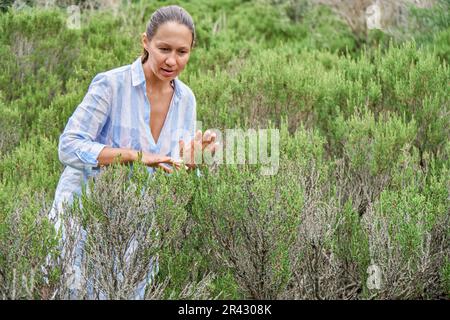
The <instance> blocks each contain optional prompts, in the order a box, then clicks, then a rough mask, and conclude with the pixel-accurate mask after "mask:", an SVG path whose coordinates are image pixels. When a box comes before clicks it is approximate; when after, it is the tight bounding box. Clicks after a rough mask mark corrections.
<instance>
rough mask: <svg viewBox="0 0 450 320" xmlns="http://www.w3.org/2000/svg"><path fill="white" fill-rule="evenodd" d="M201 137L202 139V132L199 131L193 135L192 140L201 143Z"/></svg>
mask: <svg viewBox="0 0 450 320" xmlns="http://www.w3.org/2000/svg"><path fill="white" fill-rule="evenodd" d="M202 137H203V135H202V131H201V130H197V132H196V133H195V137H194V140H195V141H199V142H201V141H202Z"/></svg>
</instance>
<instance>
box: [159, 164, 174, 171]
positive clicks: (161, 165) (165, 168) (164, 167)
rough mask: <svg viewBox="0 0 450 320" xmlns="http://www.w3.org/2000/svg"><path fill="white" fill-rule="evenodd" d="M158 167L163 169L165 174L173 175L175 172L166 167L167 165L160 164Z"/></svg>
mask: <svg viewBox="0 0 450 320" xmlns="http://www.w3.org/2000/svg"><path fill="white" fill-rule="evenodd" d="M158 167H160V168H161V169H163V170H164V171H165V172H167V173H173V170H172V169H170V168H169V167H166V166H165V165H163V164H162V163H158Z"/></svg>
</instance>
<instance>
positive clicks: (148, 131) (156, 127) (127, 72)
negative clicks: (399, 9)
mask: <svg viewBox="0 0 450 320" xmlns="http://www.w3.org/2000/svg"><path fill="white" fill-rule="evenodd" d="M194 43H195V28H194V23H193V21H192V18H191V16H190V15H189V13H187V12H186V11H185V10H184V9H183V8H181V7H179V6H168V7H162V8H160V9H158V10H157V11H156V12H155V13H154V14H153V15H152V17H151V19H150V22H149V24H148V27H147V30H146V32H145V33H143V34H142V46H143V50H144V53H143V55H142V56H141V57H139V58H138V59H137V60H136V61H134V63H133V64H131V65H127V66H124V67H120V68H117V69H113V70H110V71H107V72H103V73H100V74H98V75H97V76H95V78H94V79H93V81H92V83H91V85H90V86H89V90H88V92H87V94H86V96H85V97H84V99H83V101H82V102H81V104H80V105H79V106H78V107H77V108H76V110H75V112H74V113H73V115H72V116H71V117H70V119H69V121H68V123H67V125H66V128H65V130H64V132H63V134H62V135H61V137H60V141H59V148H58V152H59V159H60V161H61V162H62V163H63V164H64V165H65V166H66V167H65V169H64V172H63V174H62V176H61V178H60V181H59V183H58V186H57V189H56V194H55V200H54V203H53V208H52V212H51V219H53V221H54V222H55V225H56V228H57V229H59V227H60V225H61V222H60V215H59V213H60V212H62V209H63V203H65V202H68V203H71V202H72V201H73V197H74V196H75V195H80V194H81V190H82V185H83V184H84V183H86V182H87V180H88V178H89V177H91V176H94V175H95V174H97V173H98V172H99V168H100V167H101V166H105V165H108V164H111V163H113V162H114V161H115V160H116V159H120V161H121V162H122V163H128V162H133V161H138V159H140V161H142V162H143V163H144V164H145V165H147V166H148V169H149V172H150V173H152V172H153V171H154V170H155V169H156V168H161V169H163V170H164V171H166V172H168V173H171V172H172V170H173V169H178V168H180V166H181V165H186V166H187V167H188V168H191V169H192V168H195V163H194V160H193V159H194V158H195V157H194V150H195V152H203V151H205V150H208V151H209V152H211V153H214V152H215V149H216V148H217V144H216V143H214V142H215V135H214V133H212V134H210V133H209V132H208V131H207V132H205V134H204V135H202V133H201V131H197V132H195V123H196V101H195V96H194V94H193V93H192V91H191V89H190V88H189V87H188V86H187V85H185V84H184V83H183V82H182V81H180V80H179V79H178V78H177V76H178V75H179V74H180V73H181V72H182V71H183V69H184V68H185V66H186V64H187V62H188V60H189V56H190V54H191V50H192V48H193V46H194ZM194 135H195V136H194ZM200 150H201V151H200ZM139 154H140V155H141V156H139ZM119 156H120V157H119ZM171 167H172V168H171ZM63 235H64V232H63ZM84 237H85V235H84ZM82 240H83V239H82ZM80 243H81V245H79V246H78V248H77V257H78V258H76V262H75V264H74V266H73V269H74V270H73V272H74V275H75V279H74V281H73V288H74V290H75V289H77V288H78V287H79V285H80V280H81V275H80V272H81V271H80V270H79V265H80V263H81V258H80V257H81V254H82V243H83V241H80ZM144 289H145V287H144ZM141 291H142V290H141ZM140 297H141V298H142V297H143V292H142V294H140Z"/></svg>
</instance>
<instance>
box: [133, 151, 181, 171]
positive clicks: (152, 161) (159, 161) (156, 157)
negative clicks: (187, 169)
mask: <svg viewBox="0 0 450 320" xmlns="http://www.w3.org/2000/svg"><path fill="white" fill-rule="evenodd" d="M138 158H139V155H138ZM141 162H142V163H143V164H145V165H146V166H149V167H153V168H161V169H163V170H164V171H165V172H167V173H172V172H173V169H171V168H169V167H167V166H166V165H165V164H170V165H172V167H173V168H175V169H179V168H180V166H181V163H180V162H177V161H175V160H174V159H173V158H171V157H168V156H163V155H160V154H157V153H149V152H145V151H142V158H141Z"/></svg>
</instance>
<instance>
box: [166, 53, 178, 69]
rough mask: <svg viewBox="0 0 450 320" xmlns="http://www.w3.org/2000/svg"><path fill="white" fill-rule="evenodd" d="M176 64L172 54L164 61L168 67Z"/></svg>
mask: <svg viewBox="0 0 450 320" xmlns="http://www.w3.org/2000/svg"><path fill="white" fill-rule="evenodd" d="M176 63H177V62H176V60H175V57H174V55H173V54H171V55H170V56H169V57H167V59H166V64H167V65H168V66H174V65H175V64H176Z"/></svg>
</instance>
